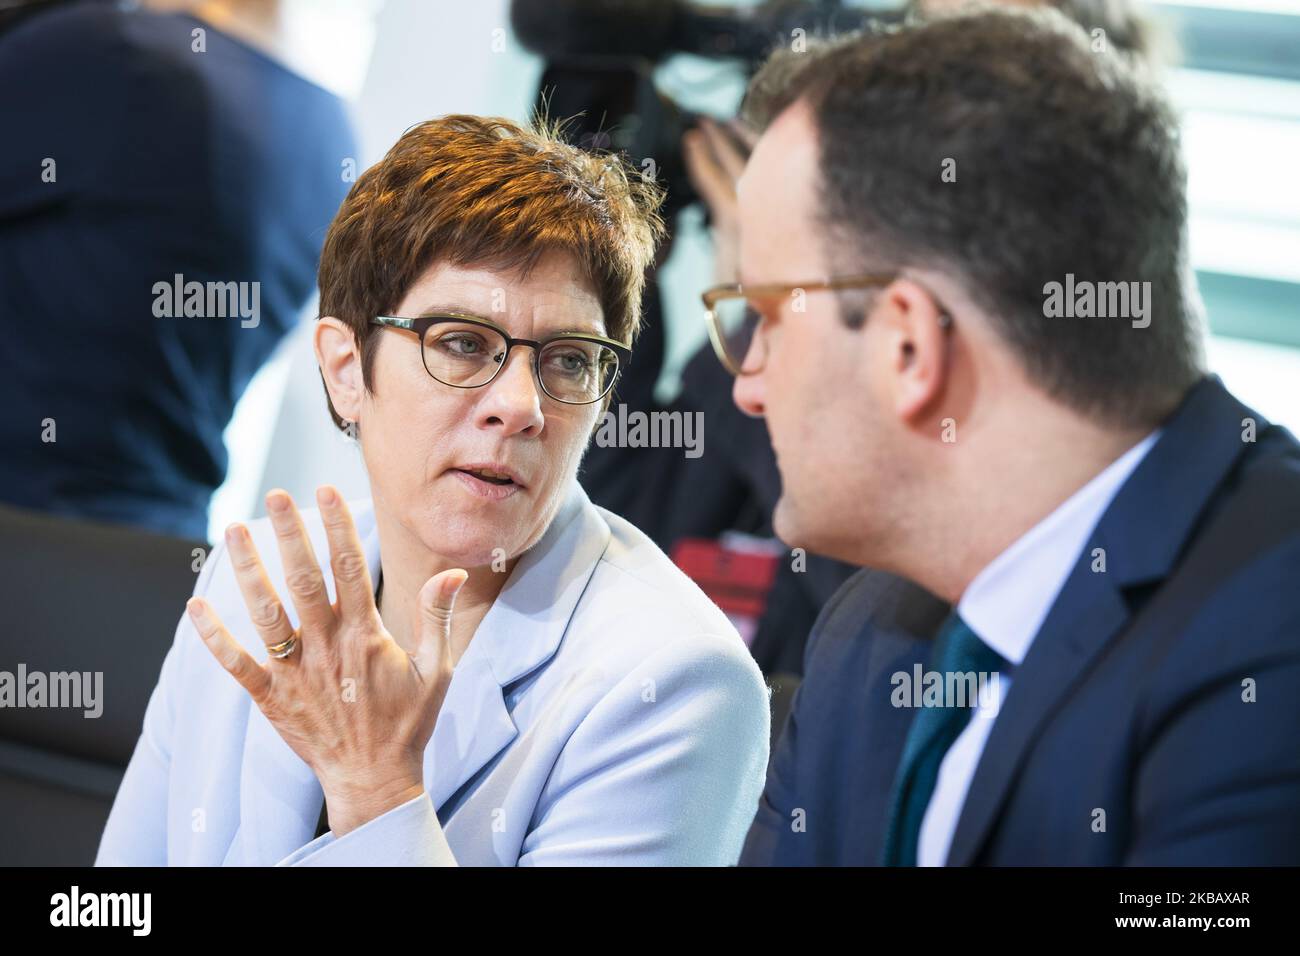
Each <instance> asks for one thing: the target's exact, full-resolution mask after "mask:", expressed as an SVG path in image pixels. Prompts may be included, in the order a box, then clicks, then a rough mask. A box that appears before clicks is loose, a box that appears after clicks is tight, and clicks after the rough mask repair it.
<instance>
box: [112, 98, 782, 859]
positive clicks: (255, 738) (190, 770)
mask: <svg viewBox="0 0 1300 956" xmlns="http://www.w3.org/2000/svg"><path fill="white" fill-rule="evenodd" d="M659 199H660V195H659V193H658V190H657V189H656V188H655V187H654V186H653V184H648V183H644V182H642V181H640V179H639V178H638V177H635V176H633V177H631V178H629V176H628V175H627V173H626V172H625V171H624V167H623V166H622V164H621V163H619V162H617V161H615V160H613V159H610V158H606V157H597V156H593V155H591V154H587V153H584V152H582V151H580V150H577V149H574V148H572V147H569V146H567V145H565V144H563V143H562V142H560V141H559V140H558V138H557V137H556V135H555V133H554V132H553V131H548V130H525V129H522V128H520V127H518V126H516V125H515V124H513V123H510V122H508V121H505V120H496V119H480V118H476V117H470V116H450V117H445V118H443V119H441V120H436V121H432V122H428V123H424V124H421V125H419V126H417V127H415V128H413V129H411V130H410V131H408V132H407V133H406V134H405V135H404V136H403V137H402V138H401V140H399V141H398V143H397V145H396V146H395V147H393V149H392V150H391V151H390V152H389V153H388V155H387V156H386V157H385V158H384V160H383V161H382V162H380V163H379V164H378V165H377V166H375V167H373V168H372V169H370V170H368V171H367V172H366V173H365V174H364V175H363V176H362V177H361V178H360V179H359V180H358V182H357V183H356V186H355V187H354V188H353V190H352V192H351V193H350V195H349V196H348V198H347V200H346V201H345V202H344V204H343V206H342V208H341V209H340V210H339V213H338V216H337V217H336V219H335V221H334V223H333V225H332V226H331V228H330V231H329V235H328V237H327V238H326V242H325V248H324V252H323V254H322V259H321V269H320V286H321V312H322V318H321V319H320V320H319V322H318V324H317V328H316V334H315V347H316V354H317V358H318V360H319V363H320V370H321V377H322V379H323V381H324V384H325V388H326V391H327V394H328V399H329V405H330V412H331V414H332V415H333V417H334V421H335V423H336V424H337V425H338V426H339V427H340V428H343V429H345V430H347V431H349V433H351V434H354V435H355V436H356V437H357V439H358V442H359V444H360V447H361V451H362V455H363V458H364V461H365V465H366V468H367V470H368V472H369V475H370V482H371V491H372V496H373V500H372V502H370V503H366V504H362V505H358V506H356V507H353V508H349V507H348V506H347V505H345V504H344V503H343V502H342V501H341V500H340V499H339V497H338V495H337V493H336V492H335V491H334V490H333V489H332V488H329V487H326V488H322V489H321V490H320V492H319V493H318V496H317V503H318V505H319V511H304V512H302V513H299V512H298V510H297V508H296V507H295V505H294V503H293V502H292V501H290V500H289V496H288V495H287V494H285V493H284V492H281V491H273V492H272V493H271V494H270V495H268V496H267V510H268V514H269V517H268V518H266V519H262V520H260V521H255V522H253V523H252V524H250V525H249V526H248V527H244V526H242V525H232V526H231V528H229V529H228V530H227V533H226V536H225V541H224V543H223V545H222V546H221V547H219V548H218V549H217V550H216V551H214V553H213V554H212V556H211V557H210V558H209V559H208V562H207V563H206V565H205V566H204V569H203V572H202V574H201V575H200V577H199V581H198V585H197V587H196V589H195V596H194V597H193V598H191V600H190V602H189V605H188V607H187V614H186V615H185V616H184V617H183V618H182V620H181V623H180V625H179V627H178V629H177V633H176V640H175V644H174V646H173V647H172V649H171V651H170V652H169V653H168V655H167V658H166V661H165V663H164V664H163V670H162V676H161V678H160V679H159V682H158V686H157V688H156V689H155V690H154V694H153V697H152V699H151V700H150V702H149V707H148V711H147V713H146V715H145V724H144V732H143V734H142V735H141V738H140V741H139V743H138V744H137V746H136V750H135V753H134V755H133V757H132V759H131V763H130V766H129V767H128V768H127V772H126V776H125V779H124V780H123V783H122V787H121V790H120V791H119V793H118V796H117V799H116V801H115V803H114V806H113V810H112V814H111V815H110V817H109V821H108V825H107V828H106V830H105V833H104V836H103V840H102V842H101V845H100V849H99V856H98V860H97V862H98V863H101V864H162V863H169V864H200V865H217V864H242V865H250V864H251V865H257V864H281V865H286V864H290V865H351V864H380V865H386V864H410V865H422V866H438V865H456V864H468V865H508V864H520V865H541V864H729V863H732V862H734V861H735V860H736V859H737V857H738V856H739V853H740V848H741V844H742V842H743V840H744V836H745V833H746V830H747V829H748V826H749V823H750V820H751V818H752V817H753V815H754V812H755V809H756V807H757V803H758V798H759V794H760V793H761V790H762V785H763V776H764V770H765V765H766V762H767V750H768V744H767V741H768V726H769V716H768V700H767V693H766V689H765V687H764V685H763V682H762V679H761V677H760V675H759V672H758V669H757V667H756V666H755V664H754V663H753V661H752V660H751V659H750V657H749V655H748V652H747V651H746V649H745V647H744V645H743V644H742V643H741V641H740V638H739V636H738V635H737V634H736V632H735V630H734V629H733V628H732V627H731V626H730V624H729V623H728V621H727V619H726V617H725V616H724V615H723V614H722V613H721V612H720V611H719V610H718V609H717V608H716V607H715V606H713V605H712V604H711V603H710V602H709V601H708V600H707V598H705V597H704V595H703V593H702V592H701V591H699V589H698V588H696V587H695V585H694V584H693V583H691V581H690V580H689V579H687V578H686V577H685V576H684V575H683V574H681V573H680V572H679V571H678V570H677V569H676V568H675V567H674V566H673V565H672V564H671V562H670V561H669V560H668V559H667V558H666V557H665V556H664V554H663V553H662V552H661V551H659V550H658V549H657V548H656V547H655V546H654V545H653V544H652V543H651V542H650V541H649V540H648V539H647V538H646V537H645V536H643V535H642V534H641V533H640V532H639V531H637V530H636V529H635V528H634V527H632V526H631V525H629V524H628V523H627V522H625V521H623V520H622V519H620V518H618V517H617V516H615V515H613V514H610V513H608V512H605V511H602V510H601V509H598V508H596V507H594V506H593V505H592V504H591V503H590V501H588V499H587V497H586V495H585V494H584V493H583V491H582V489H581V487H580V486H579V485H578V483H577V478H576V476H577V470H578V465H579V462H580V460H581V458H582V454H583V450H584V448H585V447H586V444H587V441H588V439H589V437H590V435H591V434H592V432H593V430H594V429H595V427H596V426H597V424H598V422H599V420H600V415H601V413H602V412H603V411H604V410H605V409H606V408H607V407H608V404H609V401H610V395H611V391H610V390H611V388H612V385H613V382H614V379H615V378H616V377H617V372H618V367H619V363H620V362H623V361H624V360H625V359H626V356H627V349H626V344H627V343H630V342H631V341H632V339H633V337H634V335H635V332H636V326H637V323H638V320H639V311H640V299H641V291H642V284H643V277H644V272H645V269H646V267H647V266H648V265H649V263H650V261H651V259H652V256H653V252H654V246H655V243H656V240H657V239H658V237H659V234H660V232H661V231H662V226H661V224H660V222H659V219H658V216H657V213H656V207H657V204H658V202H659ZM317 555H320V556H324V555H328V560H329V565H330V570H331V573H329V574H326V573H323V572H322V570H321V569H320V567H319V566H318V563H317V560H316V556H317ZM201 644H205V645H206V648H205V647H203V646H200V645H201ZM318 822H319V823H320V824H321V826H320V827H319V828H318Z"/></svg>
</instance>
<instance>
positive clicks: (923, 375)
mask: <svg viewBox="0 0 1300 956" xmlns="http://www.w3.org/2000/svg"><path fill="white" fill-rule="evenodd" d="M946 321H947V320H946V319H945V318H944V316H943V312H942V310H941V309H940V308H939V306H938V305H937V304H936V303H935V301H934V298H933V296H931V295H930V293H929V292H928V291H926V289H925V288H924V287H922V286H920V285H918V284H917V283H916V282H913V281H912V280H911V279H906V278H901V279H896V280H895V281H893V282H891V283H890V284H889V286H888V287H886V288H885V289H884V290H883V292H882V293H881V296H880V299H879V300H878V302H877V304H876V308H875V309H873V310H872V315H871V317H870V318H869V319H868V320H867V322H868V325H870V324H872V323H878V325H879V327H880V328H881V333H882V334H883V336H884V341H883V346H884V349H883V361H884V365H885V368H884V372H885V377H886V384H887V387H888V389H889V398H890V400H891V402H892V404H893V407H894V412H895V414H896V415H898V417H899V418H900V419H901V420H903V421H905V422H909V423H913V424H915V423H917V422H919V421H920V420H921V419H922V418H923V417H924V416H926V415H927V414H928V413H930V412H932V411H933V410H934V408H935V407H936V405H937V404H938V403H939V401H940V400H941V399H942V398H943V396H944V392H945V390H946V389H947V387H948V384H949V382H948V375H949V371H950V370H949V367H948V332H947V329H946V328H945V323H946Z"/></svg>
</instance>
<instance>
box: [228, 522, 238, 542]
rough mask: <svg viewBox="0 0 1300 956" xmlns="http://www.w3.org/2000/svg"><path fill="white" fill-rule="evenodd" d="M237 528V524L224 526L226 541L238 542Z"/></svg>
mask: <svg viewBox="0 0 1300 956" xmlns="http://www.w3.org/2000/svg"><path fill="white" fill-rule="evenodd" d="M239 530H240V529H239V525H238V524H232V525H227V526H226V542H227V543H228V544H237V543H238V542H239Z"/></svg>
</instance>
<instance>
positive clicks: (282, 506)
mask: <svg viewBox="0 0 1300 956" xmlns="http://www.w3.org/2000/svg"><path fill="white" fill-rule="evenodd" d="M266 507H267V508H268V509H270V510H271V511H274V512H275V513H276V514H280V513H281V512H284V511H288V510H289V496H288V495H286V494H276V493H274V492H272V493H271V494H269V495H267V496H266Z"/></svg>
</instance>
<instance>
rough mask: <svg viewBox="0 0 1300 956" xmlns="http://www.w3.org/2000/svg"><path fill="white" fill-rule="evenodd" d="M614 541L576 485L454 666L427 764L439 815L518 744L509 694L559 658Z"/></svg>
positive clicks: (429, 785)
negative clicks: (580, 604) (567, 633)
mask: <svg viewBox="0 0 1300 956" xmlns="http://www.w3.org/2000/svg"><path fill="white" fill-rule="evenodd" d="M609 537H610V530H609V525H608V524H606V522H605V520H604V519H603V518H602V517H601V516H600V513H599V512H598V511H597V510H596V508H595V506H594V505H593V504H592V503H591V501H590V500H589V499H588V498H587V495H586V493H585V492H584V491H583V490H582V487H581V486H580V485H579V484H578V483H577V482H576V481H575V482H573V484H572V486H571V487H570V489H569V493H568V495H567V497H566V498H565V500H564V502H563V504H562V505H561V506H560V510H559V511H558V512H557V513H556V515H555V518H554V519H553V520H552V522H551V524H550V527H548V528H547V530H546V532H545V534H543V535H542V538H541V540H540V541H538V542H537V544H536V545H534V546H533V547H532V548H530V549H529V550H528V551H527V552H526V553H524V554H523V555H522V556H521V557H520V558H519V561H518V562H517V563H516V564H515V567H514V570H513V571H512V572H511V574H510V578H509V580H507V581H506V584H505V586H504V587H503V588H502V589H501V593H500V595H498V596H497V599H496V601H494V602H493V604H492V607H491V608H490V609H489V610H488V612H487V614H486V615H484V617H483V620H482V622H481V623H480V624H479V627H478V630H477V631H475V632H474V639H473V640H471V641H470V643H469V647H467V648H466V649H465V653H464V654H463V655H462V656H461V659H460V660H459V661H458V662H457V664H456V671H455V673H454V674H453V676H452V681H451V686H450V687H448V688H447V697H446V699H445V700H444V701H443V704H442V710H441V711H440V712H439V714H438V723H437V724H436V725H435V726H434V730H433V738H432V739H431V740H430V741H429V749H428V750H427V751H426V753H425V760H424V773H425V786H426V788H427V789H428V791H429V797H430V799H431V800H432V801H433V805H434V807H435V808H436V809H439V810H441V808H442V807H443V804H445V803H446V802H447V801H448V800H449V799H450V798H451V797H452V796H454V795H455V794H456V792H457V791H459V790H460V789H461V788H462V787H463V786H464V785H465V784H466V783H468V782H469V781H470V780H471V779H472V778H473V777H474V776H475V775H476V774H477V773H478V772H479V770H481V769H482V768H483V767H484V765H486V764H487V763H488V762H489V761H490V760H492V758H493V757H495V756H496V755H497V754H498V753H500V752H501V750H502V748H503V747H505V746H506V745H507V744H509V743H510V742H511V741H512V740H514V738H515V736H516V734H517V733H518V731H517V729H516V727H515V723H514V720H513V719H512V718H511V716H510V710H509V708H508V707H507V705H506V700H505V694H506V691H507V689H508V688H509V687H510V685H512V684H514V683H515V682H516V681H518V680H519V679H520V678H522V677H524V676H526V675H528V674H530V673H531V672H533V671H535V670H536V669H537V668H539V667H541V666H542V665H544V664H545V663H546V662H547V661H549V660H550V659H551V657H552V656H554V654H555V652H556V649H557V648H558V647H559V646H560V640H561V638H563V636H564V632H565V630H566V629H567V628H568V626H569V619H570V618H571V617H572V616H573V611H574V608H575V607H576V606H577V604H578V599H579V598H580V597H581V596H582V592H583V591H584V590H585V589H586V587H587V582H588V581H589V580H590V579H591V575H592V572H593V571H595V569H596V565H597V563H598V562H599V560H600V557H601V555H603V554H604V553H605V547H606V545H607V544H608V543H609Z"/></svg>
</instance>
